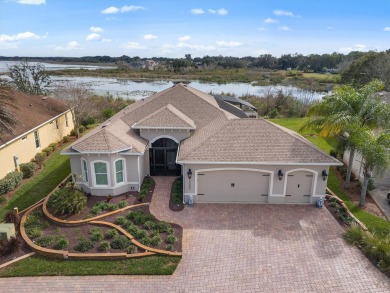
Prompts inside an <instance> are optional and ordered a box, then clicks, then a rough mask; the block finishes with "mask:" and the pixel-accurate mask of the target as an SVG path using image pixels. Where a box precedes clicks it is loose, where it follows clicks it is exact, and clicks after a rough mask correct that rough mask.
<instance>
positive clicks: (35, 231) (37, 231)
mask: <svg viewBox="0 0 390 293" xmlns="http://www.w3.org/2000/svg"><path fill="white" fill-rule="evenodd" d="M26 233H27V235H28V237H30V238H38V237H41V235H42V229H41V228H40V227H37V226H33V227H31V228H26Z"/></svg>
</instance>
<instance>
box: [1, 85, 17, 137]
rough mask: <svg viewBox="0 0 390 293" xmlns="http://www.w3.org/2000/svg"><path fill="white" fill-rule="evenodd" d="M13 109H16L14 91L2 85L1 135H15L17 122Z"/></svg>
mask: <svg viewBox="0 0 390 293" xmlns="http://www.w3.org/2000/svg"><path fill="white" fill-rule="evenodd" d="M12 108H16V106H15V97H14V95H13V91H12V90H11V89H10V88H9V87H7V86H4V85H0V135H1V134H5V133H13V129H14V127H15V125H16V123H17V121H16V118H15V116H14V114H13V112H12V110H11V109H12Z"/></svg>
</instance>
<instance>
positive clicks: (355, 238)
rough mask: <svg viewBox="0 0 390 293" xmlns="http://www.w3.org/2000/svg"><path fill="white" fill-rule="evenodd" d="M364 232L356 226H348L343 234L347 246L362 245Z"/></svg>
mask: <svg viewBox="0 0 390 293" xmlns="http://www.w3.org/2000/svg"><path fill="white" fill-rule="evenodd" d="M363 233H364V231H363V230H362V229H361V228H360V227H359V226H358V225H351V226H349V227H348V228H347V229H346V230H345V233H344V235H343V236H344V239H345V240H346V241H347V242H348V243H349V244H354V245H360V244H362V240H363Z"/></svg>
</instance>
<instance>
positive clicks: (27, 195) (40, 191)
mask: <svg viewBox="0 0 390 293" xmlns="http://www.w3.org/2000/svg"><path fill="white" fill-rule="evenodd" d="M63 147H65V145H64V146H63ZM69 174H70V164H69V157H68V156H62V155H60V150H59V149H58V150H56V151H55V152H53V154H52V155H51V157H50V158H49V159H48V160H47V161H46V162H45V167H43V170H42V171H41V172H40V173H39V174H38V175H35V176H34V177H33V178H31V180H30V181H28V182H27V183H26V184H23V185H22V186H20V187H19V188H18V189H17V190H16V193H15V194H14V196H13V197H12V198H11V199H10V200H9V202H7V203H6V204H5V205H4V206H2V207H1V208H0V219H2V218H3V216H4V214H5V213H6V212H7V211H9V210H13V208H14V207H18V209H19V211H21V210H23V209H25V208H28V207H29V206H31V205H33V204H34V203H36V202H38V201H39V200H40V199H42V198H44V197H45V196H47V195H48V194H49V193H50V192H51V191H52V190H53V189H54V188H55V187H56V186H57V185H58V184H59V183H61V181H62V180H64V179H65V178H66V176H68V175H69Z"/></svg>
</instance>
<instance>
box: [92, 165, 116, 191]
mask: <svg viewBox="0 0 390 293" xmlns="http://www.w3.org/2000/svg"><path fill="white" fill-rule="evenodd" d="M95 163H104V164H106V166H107V183H108V185H97V184H96V173H95V165H94V164H95ZM90 164H91V173H92V175H93V176H92V185H91V187H90V188H91V189H105V188H114V187H115V186H112V185H111V176H110V172H111V168H110V162H107V161H102V160H94V161H92V162H91V163H90Z"/></svg>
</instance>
